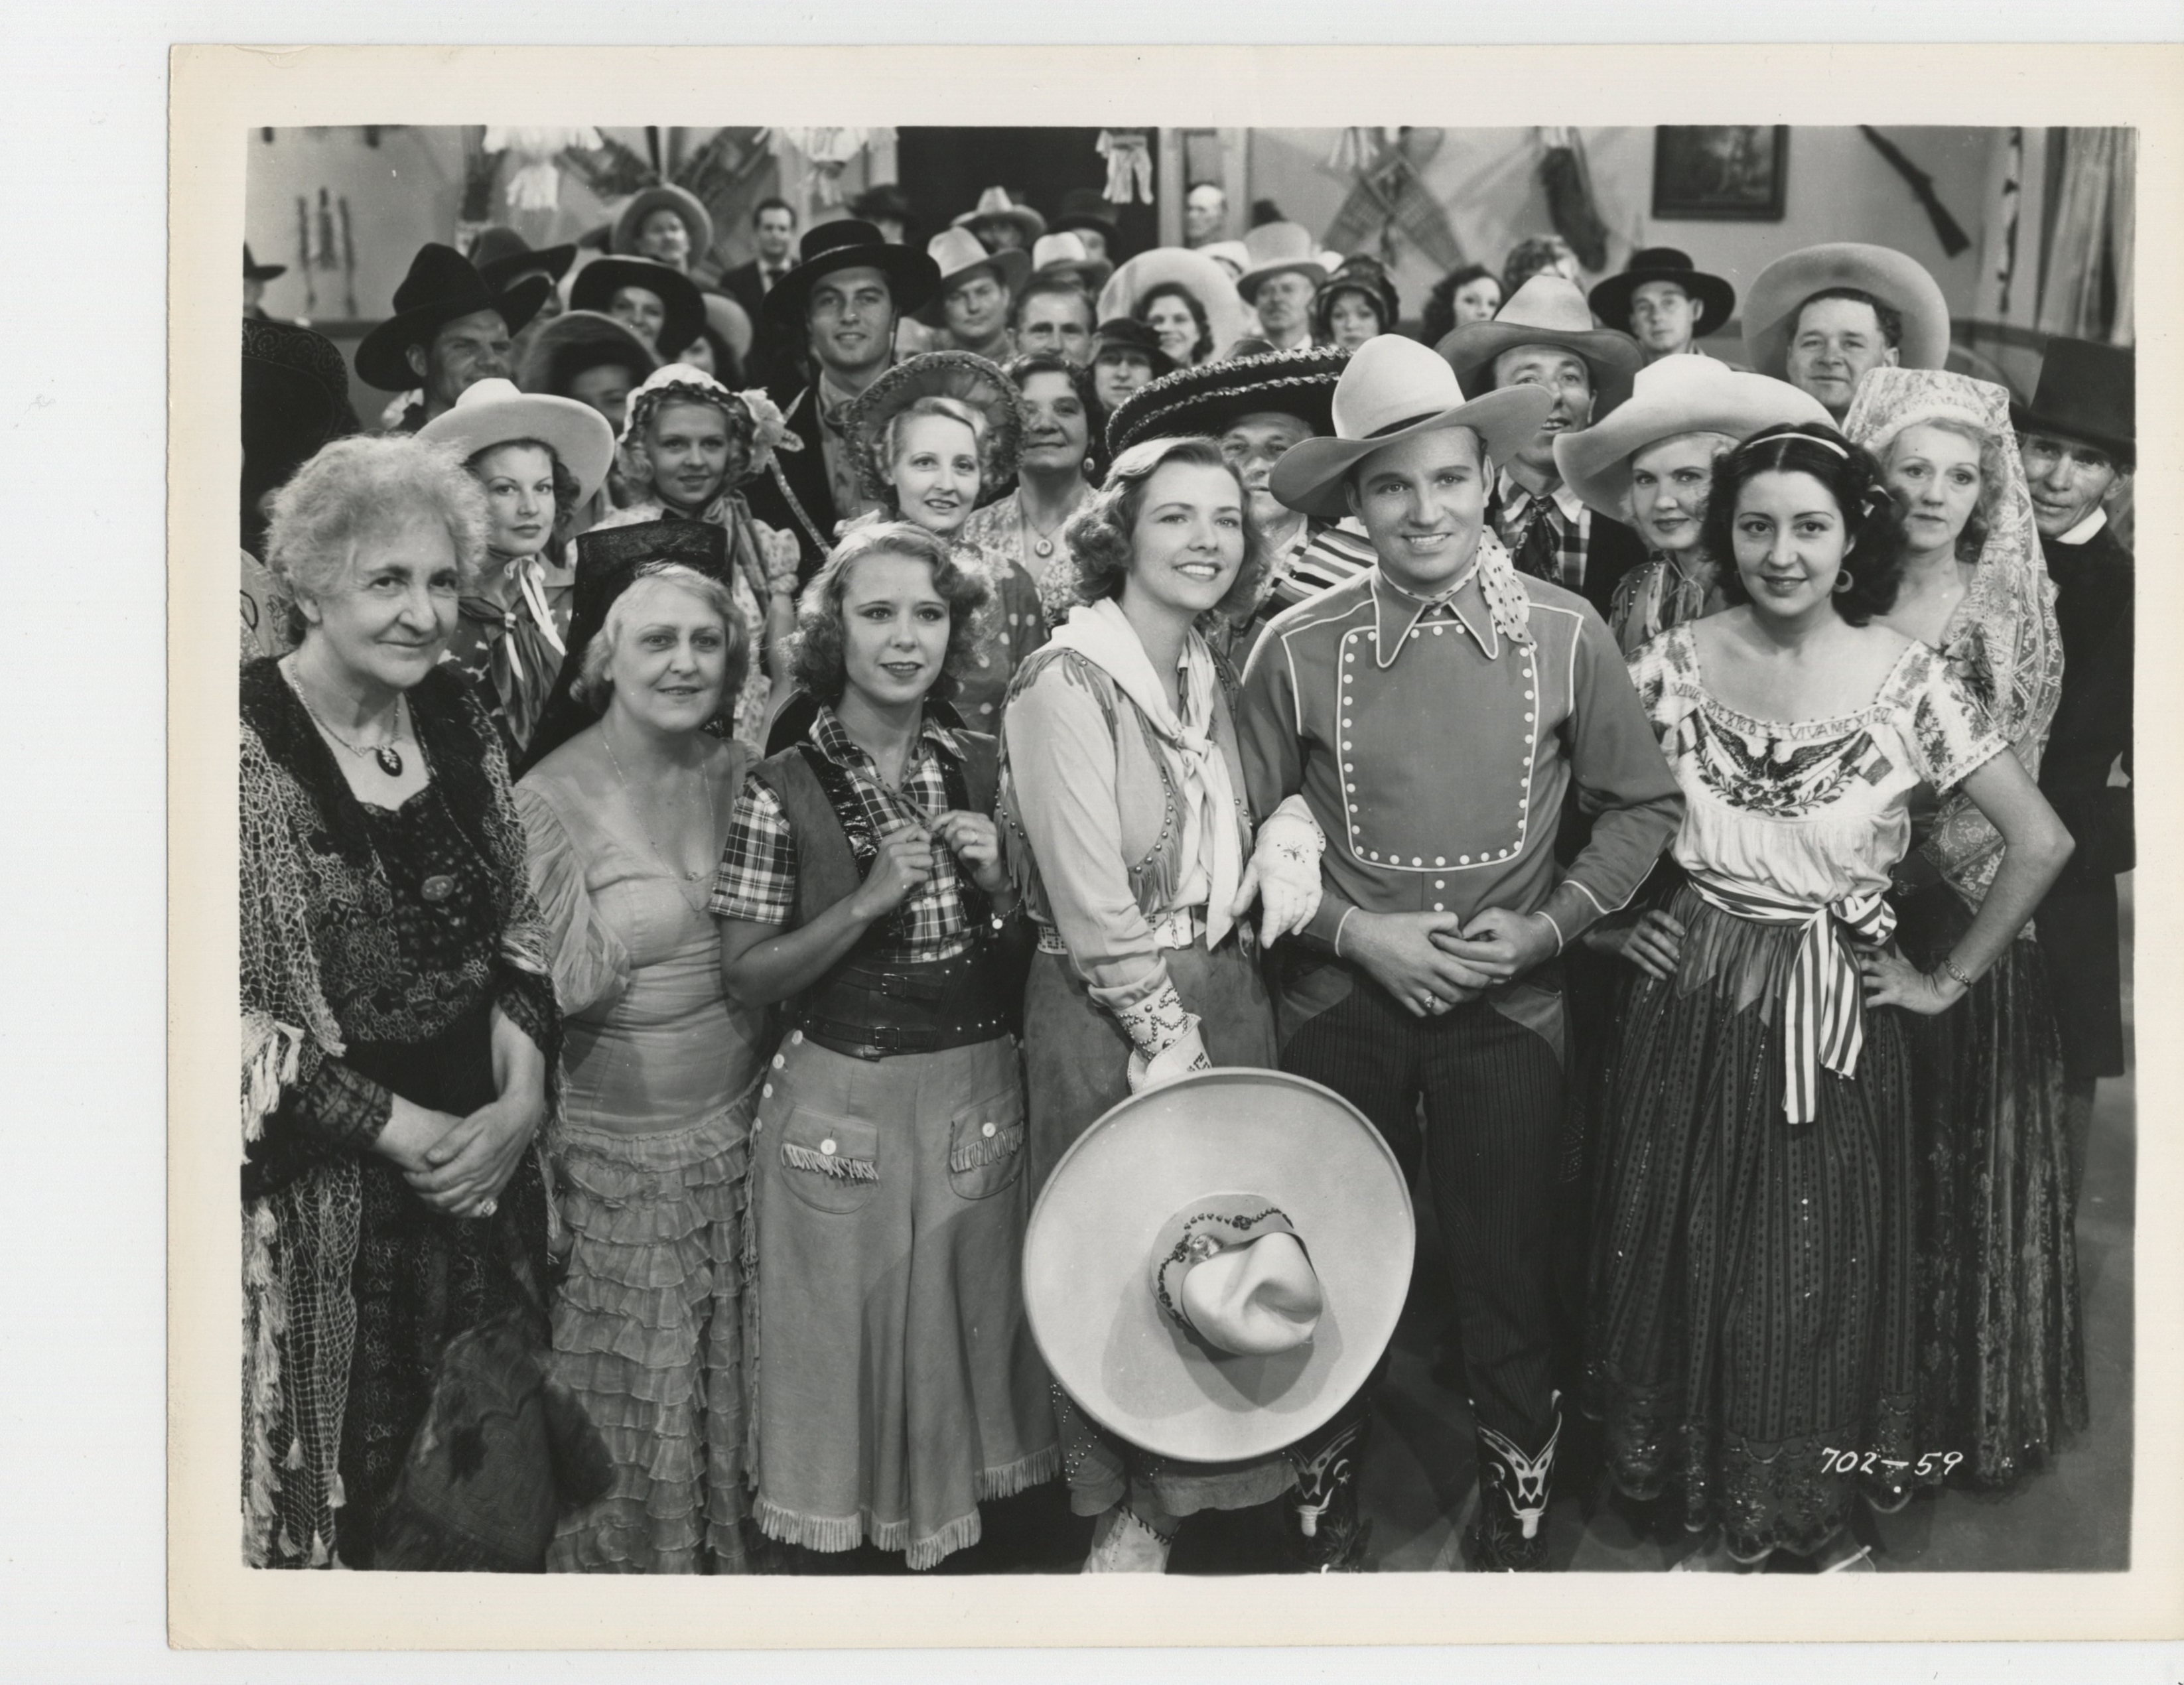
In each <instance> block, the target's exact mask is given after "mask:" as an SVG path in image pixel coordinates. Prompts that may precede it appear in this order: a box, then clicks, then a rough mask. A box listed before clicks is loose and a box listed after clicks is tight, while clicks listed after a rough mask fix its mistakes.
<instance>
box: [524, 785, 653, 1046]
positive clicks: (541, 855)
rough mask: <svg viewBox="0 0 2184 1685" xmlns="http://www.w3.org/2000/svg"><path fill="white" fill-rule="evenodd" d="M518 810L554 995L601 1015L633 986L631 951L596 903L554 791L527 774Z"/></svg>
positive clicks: (570, 1006) (568, 1009)
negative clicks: (552, 794) (548, 791)
mask: <svg viewBox="0 0 2184 1685" xmlns="http://www.w3.org/2000/svg"><path fill="white" fill-rule="evenodd" d="M515 810H516V812H517V813H518V814H519V815H521V816H522V820H523V829H524V834H525V836H526V837H527V839H528V841H529V844H530V848H529V865H530V874H531V893H532V894H533V895H534V896H536V897H537V898H538V910H539V913H540V915H541V916H542V918H543V920H544V921H545V926H546V931H547V935H548V941H549V966H550V969H551V971H552V974H553V978H554V999H555V1000H556V1001H557V1002H559V1003H560V1008H561V1011H562V1013H563V1014H564V1015H565V1016H569V1017H576V1016H578V1015H597V1014H598V1013H599V1011H600V1010H602V1009H604V1008H606V1007H610V1006H611V1005H613V1004H615V1002H616V1001H618V1000H620V999H621V997H622V995H623V994H624V993H626V992H627V989H628V987H629V974H630V959H629V951H628V950H627V948H624V947H623V946H622V944H621V940H620V939H619V938H618V937H616V935H615V933H614V931H612V930H610V928H609V927H608V926H607V922H606V920H604V919H603V918H601V917H600V916H599V909H598V908H597V907H596V906H594V905H593V901H592V893H591V889H590V887H589V886H588V884H587V883H586V881H585V878H584V859H583V856H582V854H581V853H580V852H579V850H578V848H577V840H576V838H575V837H572V836H571V834H570V831H569V828H568V826H567V825H566V824H565V823H564V822H563V820H562V818H561V815H560V813H559V812H558V811H557V810H556V809H555V807H554V802H553V799H552V798H551V797H549V796H548V795H547V794H546V793H545V792H543V791H542V790H541V789H539V788H538V786H537V784H536V782H535V781H530V780H526V781H524V782H523V783H521V784H519V785H517V786H516V787H515Z"/></svg>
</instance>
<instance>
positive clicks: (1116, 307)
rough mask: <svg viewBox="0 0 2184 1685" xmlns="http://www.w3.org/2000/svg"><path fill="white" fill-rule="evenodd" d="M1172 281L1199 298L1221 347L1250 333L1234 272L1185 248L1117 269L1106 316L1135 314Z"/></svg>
mask: <svg viewBox="0 0 2184 1685" xmlns="http://www.w3.org/2000/svg"><path fill="white" fill-rule="evenodd" d="M1170 282H1173V284H1175V285H1177V286H1180V287H1182V288H1183V289H1184V291H1185V292H1188V293H1190V296H1191V297H1192V298H1195V299H1196V300H1197V301H1198V305H1199V308H1200V309H1202V310H1204V311H1205V312H1206V326H1207V328H1208V330H1209V331H1211V332H1212V337H1213V343H1214V344H1215V345H1216V346H1217V347H1219V346H1223V345H1229V344H1232V343H1234V342H1235V341H1237V340H1239V339H1241V338H1242V337H1243V336H1244V335H1245V333H1247V332H1248V331H1250V323H1249V321H1248V320H1247V319H1246V316H1245V310H1244V301H1243V299H1242V298H1240V297H1239V296H1238V294H1237V292H1236V285H1235V283H1234V281H1230V280H1229V271H1228V270H1224V269H1223V268H1222V267H1221V265H1220V264H1217V263H1215V262H1214V261H1213V259H1211V258H1209V257H1207V256H1206V254H1205V253H1203V252H1194V251H1191V250H1190V249H1188V248H1187V247H1182V246H1156V247H1153V249H1152V250H1151V251H1150V252H1140V253H1138V255H1137V256H1136V257H1134V258H1132V259H1130V260H1129V261H1128V263H1126V264H1123V266H1122V268H1120V269H1118V270H1116V271H1115V273H1114V274H1113V275H1112V276H1110V277H1109V278H1108V281H1107V284H1106V286H1103V287H1101V288H1100V312H1099V314H1100V320H1101V321H1103V322H1104V321H1106V320H1109V319H1110V318H1111V317H1115V316H1135V315H1136V314H1138V305H1139V302H1140V301H1142V300H1143V299H1144V298H1145V294H1147V293H1148V292H1151V291H1152V290H1153V288H1155V287H1156V286H1163V285H1166V284H1168V283H1170Z"/></svg>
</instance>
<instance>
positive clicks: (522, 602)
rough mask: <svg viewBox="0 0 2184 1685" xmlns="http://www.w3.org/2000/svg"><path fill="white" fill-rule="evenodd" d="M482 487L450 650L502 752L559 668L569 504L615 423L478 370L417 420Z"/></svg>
mask: <svg viewBox="0 0 2184 1685" xmlns="http://www.w3.org/2000/svg"><path fill="white" fill-rule="evenodd" d="M417 437H419V438H420V439H421V440H423V441H425V442H426V443H428V444H437V445H444V446H446V447H447V448H448V449H450V450H453V451H454V453H456V455H458V456H460V457H461V458H462V459H463V460H464V465H465V467H467V468H468V469H469V470H470V471H471V474H472V475H476V479H477V482H478V484H480V485H481V486H482V487H485V496H486V514H487V523H488V525H487V531H486V542H485V558H484V559H483V560H482V562H481V563H480V564H479V566H478V572H477V577H476V580H475V581H473V582H472V584H471V588H470V589H469V590H468V591H466V592H464V593H463V596H462V598H461V600H460V603H457V605H456V613H457V619H456V622H455V631H454V637H451V638H450V639H449V640H448V656H449V658H450V659H452V660H454V662H455V664H456V665H458V666H460V668H461V669H462V670H463V671H464V672H465V673H466V674H468V675H469V676H470V677H471V679H472V680H473V681H476V684H477V685H478V687H479V689H480V692H481V693H482V695H483V696H484V697H486V698H488V702H487V706H488V709H489V711H490V712H491V713H492V715H493V721H494V723H495V724H496V725H498V726H499V727H500V729H501V733H502V737H503V740H504V743H505V745H506V747H507V749H508V754H509V759H510V760H515V759H519V758H520V757H521V755H522V754H523V752H524V748H525V747H526V745H527V744H528V743H529V742H530V741H531V733H532V729H533V728H534V727H535V726H537V725H538V715H539V711H540V709H543V707H544V706H545V703H546V698H547V695H548V693H549V692H550V691H552V689H553V688H554V679H555V678H556V677H557V676H559V675H560V670H561V658H562V655H563V653H565V642H566V637H567V633H568V630H569V581H570V578H571V575H570V572H569V569H568V567H567V565H566V564H565V563H564V562H563V561H562V560H561V556H562V554H563V553H564V547H565V545H566V544H567V542H569V539H570V537H571V534H572V531H573V526H574V522H575V519H576V516H577V512H578V511H579V510H580V509H583V508H584V507H585V506H586V505H587V504H588V503H590V502H591V500H592V498H593V497H594V496H596V495H597V494H598V492H599V487H600V486H601V485H602V484H604V481H605V480H606V475H607V469H608V467H609V466H610V464H611V463H612V462H613V460H614V433H613V431H612V430H611V429H610V428H609V427H608V425H607V424H606V423H605V422H604V420H601V419H600V417H599V414H598V412H597V411H595V410H593V409H591V408H590V407H589V406H588V405H585V404H582V403H577V402H576V401H575V400H574V399H571V398H549V397H547V396H545V395H543V394H532V393H526V392H519V391H518V390H517V389H516V387H515V383H514V382H512V381H503V380H487V381H476V382H475V383H474V384H472V385H471V386H466V387H465V388H464V390H463V393H462V395H461V396H460V398H457V399H456V400H455V403H454V408H453V409H448V410H447V411H446V412H444V413H443V414H439V415H437V416H435V417H433V418H432V420H430V421H428V422H426V424H425V425H424V426H423V427H421V429H419V430H418V433H417Z"/></svg>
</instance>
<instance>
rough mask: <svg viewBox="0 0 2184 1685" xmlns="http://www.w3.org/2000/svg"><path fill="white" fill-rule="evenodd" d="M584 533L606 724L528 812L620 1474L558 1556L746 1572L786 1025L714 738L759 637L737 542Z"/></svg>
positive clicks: (558, 1138)
mask: <svg viewBox="0 0 2184 1685" xmlns="http://www.w3.org/2000/svg"><path fill="white" fill-rule="evenodd" d="M682 533H688V534H689V535H691V537H690V538H689V539H685V540H682V542H679V543H677V542H661V539H662V535H667V536H668V537H669V538H670V539H672V538H675V537H679V536H680V535H681V534H682ZM693 541H697V542H698V543H699V548H700V550H701V551H702V548H703V544H704V541H710V553H709V554H702V558H701V555H700V554H699V553H693V548H692V546H693ZM579 543H580V555H579V559H578V562H577V568H578V572H579V594H580V597H581V598H582V600H583V609H582V612H581V613H580V614H579V618H578V623H577V627H576V629H575V632H574V634H573V636H572V640H571V652H570V659H571V660H572V661H574V662H576V663H577V670H578V677H577V681H576V684H575V687H574V692H575V696H576V698H577V700H578V701H579V702H580V703H582V704H583V705H584V706H585V707H586V709H588V710H594V711H596V717H595V719H594V720H593V722H592V723H591V724H589V725H588V726H584V728H583V729H582V730H581V731H577V732H576V733H575V734H574V735H573V736H571V737H569V738H568V739H567V740H566V741H565V742H561V743H560V745H559V746H558V747H554V746H553V745H550V744H549V746H548V747H549V753H548V754H546V755H545V756H544V757H543V759H541V760H540V761H539V763H538V765H537V766H535V767H533V768H532V770H531V771H530V772H529V773H527V774H526V776H525V777H524V779H523V781H522V782H521V784H519V785H517V786H516V788H515V805H516V809H517V810H518V811H519V812H520V813H521V815H523V822H524V826H525V829H526V831H527V832H528V833H529V837H530V843H531V881H532V886H533V887H534V889H535V890H536V892H537V893H538V902H539V905H540V907H541V908H542V909H543V911H544V914H545V916H546V920H547V923H548V925H549V927H550V928H551V930H552V931H553V932H554V938H555V943H556V946H555V949H554V993H555V995H556V996H557V997H558V998H559V1000H560V1007H561V1010H562V1013H563V1015H564V1016H565V1022H566V1026H567V1039H566V1043H565V1048H564V1052H563V1056H562V1072H563V1081H562V1091H561V1111H560V1116H559V1117H558V1118H557V1119H556V1120H555V1122H554V1128H553V1135H552V1140H551V1147H552V1151H553V1156H554V1170H555V1172H556V1182H557V1185H558V1187H559V1188H560V1199H561V1211H562V1215H563V1217H564V1218H565V1221H566V1222H567V1224H568V1226H569V1229H570V1231H571V1237H572V1241H573V1244H572V1248H571V1253H570V1257H569V1265H568V1276H567V1279H566V1280H565V1282H564V1283H563V1286H562V1289H561V1293H560V1297H559V1299H557V1301H556V1303H555V1305H554V1351H555V1354H556V1358H555V1363H556V1372H557V1373H558V1375H559V1376H560V1379H561V1380H562V1381H563V1382H565V1384H566V1385H567V1386H568V1387H570V1388H571V1391H573V1392H574V1393H575V1394H576V1395H577V1399H579V1400H580V1401H581V1402H582V1404H583V1406H584V1409H585V1411H586V1413H587V1414H588V1415H589V1416H590V1417H591V1419H592V1421H593V1423H594V1424H595V1425H596V1426H598V1427H599V1430H600V1432H602V1433H603V1434H604V1436H605V1438H606V1441H607V1447H608V1450H609V1452H610V1455H611V1456H612V1458H613V1461H614V1468H615V1483H614V1486H613V1487H612V1488H611V1489H610V1491H609V1492H608V1493H607V1494H606V1495H605V1496H604V1498H603V1499H600V1500H599V1502H598V1503H596V1504H593V1505H591V1506H589V1507H588V1508H587V1509H585V1510H581V1511H579V1512H577V1513H576V1514H574V1515H570V1516H567V1517H565V1519H564V1520H563V1521H562V1523H561V1526H560V1533H559V1537H558V1538H556V1540H555V1543H554V1549H553V1552H552V1553H551V1554H550V1555H549V1558H548V1561H547V1565H548V1566H549V1569H569V1570H584V1571H602V1570H604V1571H640V1572H648V1573H684V1574H688V1573H703V1572H713V1573H733V1572H737V1571H741V1570H743V1569H744V1566H745V1557H746V1552H745V1548H744V1538H743V1536H742V1532H741V1527H740V1525H739V1524H740V1522H741V1520H742V1518H743V1516H744V1514H745V1512H746V1509H747V1500H746V1497H745V1493H744V1437H745V1434H746V1432H747V1426H746V1421H745V1416H744V1374H743V1362H742V1348H743V1329H742V1321H743V1258H742V1253H743V1208H744V1198H745V1196H746V1193H747V1183H746V1181H745V1171H746V1170H747V1168H748V1156H749V1133H750V1121H751V1115H752V1111H753V1109H754V1107H755V1103H756V1101H757V1098H758V1079H759V1073H760V1070H761V1068H762V1067H763V1065H764V1064H765V1051H764V1047H765V1044H764V1039H763V1038H764V1036H765V1028H766V1026H765V1020H764V1016H763V1015H762V1014H760V1013H758V1012H755V1011H751V1010H749V1009H744V1008H743V1007H739V1006H737V1005H735V1004H733V1003H732V1002H731V1001H730V1000H729V999H728V998H727V993H726V992H725V991H724V990H723V989H722V987H721V966H720V933H719V931H718V930H717V928H716V926H715V925H714V923H713V920H712V918H711V916H710V914H709V913H708V912H707V910H706V900H707V897H708V895H709V893H710V888H711V879H712V875H713V869H714V867H715V866H716V865H717V864H718V863H719V860H720V856H721V845H722V843H724V842H725V841H726V840H727V828H728V815H729V812H730V810H731V809H732V808H733V804H734V802H735V798H736V792H738V790H740V789H741V788H742V787H743V776H744V770H745V769H746V768H747V766H748V765H749V759H750V755H749V750H748V749H747V748H745V747H744V745H743V744H742V743H741V742H738V741H736V740H735V739H733V738H728V739H727V740H725V741H724V740H722V739H721V738H720V737H715V736H711V735H710V734H709V733H708V732H707V731H706V729H705V728H706V727H707V726H709V725H712V724H716V723H717V722H718V720H719V719H720V716H721V715H722V714H723V713H724V712H725V710H726V709H727V708H728V707H730V706H732V705H733V701H732V699H733V698H734V696H735V695H736V694H737V692H738V688H739V686H740V682H741V680H742V677H743V669H744V663H745V662H746V661H747V660H748V659H749V644H748V643H747V642H746V641H745V640H746V637H747V634H746V632H745V630H744V618H743V616H742V615H741V614H739V613H738V612H737V610H736V607H735V603H734V600H733V598H731V597H730V595H729V592H728V588H727V578H728V576H729V572H728V570H729V562H728V558H727V544H726V542H725V535H724V534H723V533H721V531H720V529H719V528H717V527H709V526H700V525H699V524H698V523H695V522H663V523H660V524H658V525H656V526H650V527H626V528H621V529H619V530H618V531H615V532H610V533H599V534H588V535H587V536H586V537H585V538H584V539H582V540H581V541H579ZM678 555H680V556H682V557H685V558H687V559H684V560H677V559H672V558H674V557H677V556H678ZM663 557H665V558H669V559H661V558H663ZM555 723H556V722H555V720H554V718H549V721H548V722H547V724H546V726H544V727H543V728H542V731H541V734H540V735H541V740H542V741H543V739H544V737H545V736H546V734H547V732H548V731H552V730H553V729H554V724H555ZM571 723H574V722H573V721H571Z"/></svg>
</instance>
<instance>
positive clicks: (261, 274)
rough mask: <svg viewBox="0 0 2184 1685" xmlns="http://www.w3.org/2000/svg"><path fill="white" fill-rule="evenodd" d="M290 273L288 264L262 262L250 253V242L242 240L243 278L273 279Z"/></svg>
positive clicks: (246, 279)
mask: <svg viewBox="0 0 2184 1685" xmlns="http://www.w3.org/2000/svg"><path fill="white" fill-rule="evenodd" d="M287 273H288V266H287V264H261V263H259V261H258V260H257V259H255V258H253V257H252V256H251V255H250V242H248V241H247V240H246V241H244V242H242V278H243V279H244V280H245V281H271V280H274V279H275V278H276V277H277V276H280V275H286V274H287Z"/></svg>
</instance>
